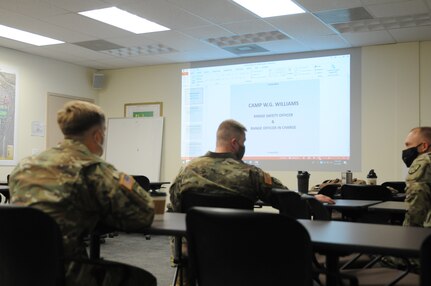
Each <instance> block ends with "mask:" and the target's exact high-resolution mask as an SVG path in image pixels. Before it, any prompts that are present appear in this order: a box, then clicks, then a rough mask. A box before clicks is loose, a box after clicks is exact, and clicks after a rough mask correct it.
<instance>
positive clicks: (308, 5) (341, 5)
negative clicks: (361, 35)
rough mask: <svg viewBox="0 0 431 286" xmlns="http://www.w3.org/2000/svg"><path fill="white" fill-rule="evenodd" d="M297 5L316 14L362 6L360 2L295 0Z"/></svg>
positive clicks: (355, 0)
mask: <svg viewBox="0 0 431 286" xmlns="http://www.w3.org/2000/svg"><path fill="white" fill-rule="evenodd" d="M295 2H296V3H297V4H298V5H300V6H301V7H303V8H305V9H306V10H307V11H308V12H312V13H314V12H318V11H327V10H336V9H347V8H354V7H360V6H362V3H361V1H360V0H347V1H343V0H296V1H295Z"/></svg>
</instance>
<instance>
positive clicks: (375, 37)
mask: <svg viewBox="0 0 431 286" xmlns="http://www.w3.org/2000/svg"><path fill="white" fill-rule="evenodd" d="M341 37H343V38H344V39H346V40H347V41H348V42H349V43H350V44H351V45H352V46H353V47H360V46H370V45H381V44H393V43H395V40H394V38H393V37H392V36H391V34H389V33H388V32H387V31H384V30H382V31H372V32H362V33H343V34H341Z"/></svg>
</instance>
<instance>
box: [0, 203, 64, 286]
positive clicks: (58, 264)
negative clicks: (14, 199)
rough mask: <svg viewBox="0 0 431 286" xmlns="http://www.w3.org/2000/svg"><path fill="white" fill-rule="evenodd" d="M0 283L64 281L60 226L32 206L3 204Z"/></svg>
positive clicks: (57, 282)
mask: <svg viewBox="0 0 431 286" xmlns="http://www.w3.org/2000/svg"><path fill="white" fill-rule="evenodd" d="M0 225H1V229H2V233H1V235H0V285H44V286H50V285H64V283H65V278H64V258H63V241H62V235H61V232H60V228H59V226H58V225H57V223H56V222H55V221H54V220H53V219H52V218H51V217H50V216H49V215H47V214H45V213H43V212H42V211H40V210H37V209H35V208H30V207H19V206H13V205H5V206H0Z"/></svg>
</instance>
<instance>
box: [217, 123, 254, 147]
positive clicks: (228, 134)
mask: <svg viewBox="0 0 431 286" xmlns="http://www.w3.org/2000/svg"><path fill="white" fill-rule="evenodd" d="M246 131H247V128H245V126H244V125H242V124H241V123H239V122H238V121H236V120H233V119H228V120H225V121H223V122H222V123H220V125H219V127H218V129H217V146H219V145H225V144H228V143H229V142H230V141H231V140H232V139H233V138H237V139H240V138H243V136H245V132H246Z"/></svg>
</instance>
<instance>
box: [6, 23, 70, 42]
mask: <svg viewBox="0 0 431 286" xmlns="http://www.w3.org/2000/svg"><path fill="white" fill-rule="evenodd" d="M0 37H3V38H8V39H11V40H15V41H20V42H23V43H27V44H31V45H35V46H47V45H56V44H63V43H64V42H62V41H58V40H55V39H51V38H48V37H44V36H41V35H38V34H33V33H30V32H26V31H22V30H18V29H15V28H11V27H8V26H4V25H0Z"/></svg>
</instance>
